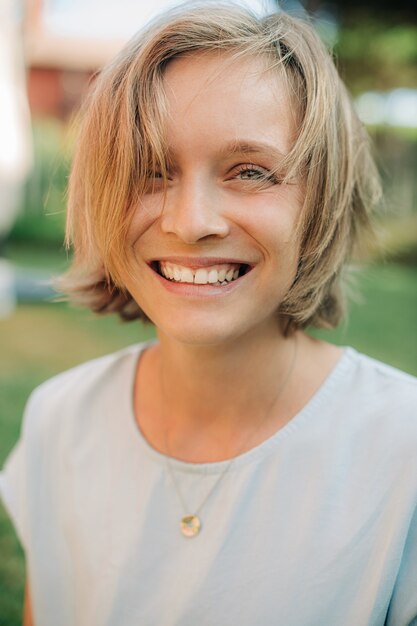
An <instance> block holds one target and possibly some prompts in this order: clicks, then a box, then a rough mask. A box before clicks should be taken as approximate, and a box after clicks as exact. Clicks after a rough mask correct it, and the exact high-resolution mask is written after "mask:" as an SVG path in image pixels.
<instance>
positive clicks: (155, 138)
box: [60, 4, 380, 332]
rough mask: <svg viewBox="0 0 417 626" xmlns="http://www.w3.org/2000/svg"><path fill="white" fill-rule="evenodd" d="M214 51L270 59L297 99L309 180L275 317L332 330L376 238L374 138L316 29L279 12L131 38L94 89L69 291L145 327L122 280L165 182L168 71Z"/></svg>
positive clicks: (206, 18) (217, 14)
mask: <svg viewBox="0 0 417 626" xmlns="http://www.w3.org/2000/svg"><path fill="white" fill-rule="evenodd" d="M211 50H222V51H229V52H230V53H232V54H233V55H234V56H235V57H236V58H239V57H241V56H242V57H244V56H260V55H263V56H264V57H265V58H266V59H267V60H268V61H269V64H270V67H271V68H272V70H273V71H275V68H276V71H280V72H283V74H284V76H285V77H286V78H287V79H288V84H289V85H290V86H291V90H292V97H293V98H296V99H297V106H298V108H299V110H300V123H299V129H298V136H297V139H296V141H295V144H294V146H293V148H292V149H291V151H290V153H289V154H288V155H287V157H286V160H287V170H286V171H287V172H288V176H291V175H293V174H294V172H302V173H303V179H304V181H305V190H306V191H305V201H304V206H303V211H302V218H301V221H300V240H301V252H300V260H299V267H298V271H297V275H296V278H295V280H294V283H293V284H292V286H291V288H290V290H289V292H288V293H287V295H286V297H285V300H284V301H283V302H282V303H281V306H280V307H279V311H278V313H279V315H280V316H282V319H285V320H286V327H287V331H288V332H290V331H291V330H294V329H296V328H303V327H306V326H307V325H313V326H316V327H332V326H335V325H336V324H337V323H338V322H339V320H340V318H341V317H342V314H343V309H344V307H343V297H342V292H341V289H340V284H341V270H342V268H343V266H344V265H345V263H346V261H347V259H348V258H349V256H350V254H351V252H352V250H353V247H354V245H355V243H356V242H357V241H358V238H359V235H360V234H361V233H362V232H364V231H368V230H369V229H370V216H371V213H372V210H373V207H374V206H375V204H376V202H377V200H378V199H379V195H380V187H379V179H378V175H377V172H376V168H375V165H374V162H373V160H372V157H371V154H370V148H369V143H368V137H367V135H366V132H365V131H364V129H363V127H362V124H361V123H360V122H359V120H358V118H357V116H356V114H355V112H354V110H353V107H352V104H351V102H350V99H349V96H348V94H347V92H346V90H345V87H344V85H343V83H342V82H341V80H340V78H339V76H338V73H337V71H336V68H335V66H334V63H333V61H332V59H331V56H330V55H329V53H328V51H327V50H326V48H325V46H324V45H323V43H322V42H321V40H320V38H319V37H318V35H317V34H316V33H315V31H314V30H313V28H312V27H311V26H310V25H309V24H308V23H307V22H305V21H302V20H300V19H296V18H293V17H290V16H289V15H287V14H285V13H282V12H278V13H276V14H273V15H270V16H267V17H264V18H259V17H257V16H255V15H253V14H251V13H250V12H249V11H248V10H246V9H243V8H241V7H237V6H230V4H228V5H224V4H216V5H214V6H213V4H209V5H208V6H205V7H204V6H196V7H194V8H190V6H186V7H185V8H182V9H181V8H180V9H177V10H175V11H171V12H170V13H168V14H166V15H165V16H164V17H163V18H162V19H159V20H158V21H155V22H154V23H152V24H151V25H150V26H149V27H148V28H147V29H146V30H145V31H143V32H141V33H139V34H138V35H137V36H136V37H134V38H133V39H132V40H131V41H130V43H129V44H128V45H127V46H126V47H125V48H124V50H123V51H122V52H121V53H120V54H119V55H118V56H117V58H116V59H115V60H114V61H113V63H111V64H110V65H109V66H108V67H107V68H105V69H104V70H103V71H102V72H101V74H100V76H99V77H98V79H97V80H96V82H95V84H94V86H93V89H92V91H91V93H90V95H89V97H88V99H87V101H86V103H85V105H84V108H83V112H82V113H83V114H82V118H83V119H82V126H81V134H80V138H79V142H78V147H77V149H76V153H75V158H74V162H73V167H72V173H71V177H70V183H69V201H68V217H67V243H68V244H71V245H72V246H73V248H74V260H73V263H72V267H71V268H70V270H69V272H68V273H67V274H66V275H65V276H63V277H62V278H61V279H60V287H61V289H63V290H64V291H66V292H67V293H68V294H69V295H70V297H71V299H72V300H74V301H76V302H78V303H81V304H83V305H86V306H88V307H90V308H91V309H92V310H94V311H96V312H99V313H110V312H117V313H118V314H119V315H120V316H121V317H122V318H123V319H127V320H129V319H135V318H138V317H142V318H145V319H146V316H145V315H144V313H143V312H142V311H141V310H140V308H139V306H138V305H137V304H136V302H135V301H134V300H133V298H132V296H131V295H130V293H129V292H127V290H126V289H125V288H124V286H123V282H122V280H121V278H120V276H121V268H123V267H126V263H127V261H126V237H127V231H128V228H129V224H130V220H131V218H132V214H133V211H134V209H135V207H137V206H138V198H140V196H141V194H143V192H144V189H145V185H146V179H147V173H148V171H149V168H150V167H151V168H153V167H160V168H161V171H162V173H164V172H165V153H166V148H165V146H164V142H163V128H164V90H163V76H164V69H165V67H166V65H167V63H169V61H170V60H172V59H174V58H175V57H177V56H179V55H184V54H186V53H193V52H197V51H211ZM136 210H137V209H136Z"/></svg>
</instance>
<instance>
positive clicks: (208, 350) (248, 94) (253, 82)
mask: <svg viewBox="0 0 417 626" xmlns="http://www.w3.org/2000/svg"><path fill="white" fill-rule="evenodd" d="M165 89H166V95H167V106H168V114H167V122H166V141H167V145H168V147H169V163H168V188H167V191H166V196H165V202H164V192H163V185H162V184H161V177H160V172H158V171H155V172H150V174H149V178H150V180H149V191H148V193H146V194H145V195H144V197H143V198H142V201H141V203H140V205H139V206H138V207H137V211H136V213H135V216H134V219H133V222H132V225H131V228H130V233H129V242H128V255H129V262H130V271H129V272H128V273H126V275H125V276H124V277H123V279H124V282H125V285H126V286H127V288H128V290H129V291H130V292H131V293H132V295H133V296H134V298H135V299H136V301H137V302H138V303H139V305H140V306H141V308H142V309H143V310H144V311H145V312H146V313H147V315H148V316H149V318H150V319H151V320H152V321H153V322H154V323H155V325H156V327H157V330H158V335H159V339H160V345H159V346H158V347H154V348H152V349H151V350H148V351H147V352H146V353H145V356H144V357H143V359H142V361H141V366H140V368H139V370H138V374H137V385H136V398H135V407H136V414H137V419H138V422H139V425H140V427H141V429H142V431H143V432H144V434H145V436H146V437H147V438H148V440H149V441H150V443H151V444H152V445H154V447H156V448H157V449H160V450H161V451H163V452H165V453H166V452H167V451H169V452H170V453H172V454H173V455H174V456H178V457H180V458H183V459H185V460H189V461H192V462H198V461H201V462H204V461H215V460H220V459H223V458H228V457H229V456H233V455H235V454H238V453H240V452H242V451H243V449H246V448H250V447H253V446H254V445H256V444H257V443H259V442H260V441H262V440H263V439H264V438H265V437H267V436H268V435H270V434H272V432H274V431H275V430H276V429H277V428H278V427H279V426H280V425H283V424H284V423H285V422H286V421H288V419H290V417H291V416H292V415H293V414H294V412H295V411H296V410H298V409H299V408H301V406H302V405H303V403H304V401H305V400H306V399H308V397H309V396H310V395H311V394H312V393H313V392H314V390H315V389H316V388H317V386H318V384H320V382H321V381H322V380H323V378H324V377H325V375H326V374H327V373H328V371H329V369H330V368H331V366H332V365H333V364H334V362H335V360H336V359H337V358H338V352H337V351H335V350H333V349H332V348H330V347H328V346H327V345H326V344H321V343H319V342H313V341H312V340H309V339H307V338H306V337H305V336H304V335H302V334H301V333H299V335H300V336H299V338H298V354H297V362H296V366H295V368H294V372H293V374H292V376H291V379H290V380H289V382H288V385H287V386H286V389H285V390H284V392H283V393H282V395H281V396H280V398H279V402H278V403H277V404H276V406H275V407H274V411H272V412H271V411H270V410H269V407H270V406H271V403H272V402H273V401H274V399H275V395H276V389H277V388H278V386H279V381H280V380H282V379H283V378H284V377H285V376H286V374H287V371H288V367H289V363H290V362H291V359H292V355H293V351H294V338H290V339H286V338H284V336H283V333H282V329H281V325H280V322H279V317H278V314H277V311H278V308H279V304H280V302H282V300H283V298H284V297H285V294H286V293H287V291H288V289H289V288H290V286H291V284H292V282H293V280H294V278H295V275H296V271H297V264H298V258H299V243H298V240H297V236H296V227H297V223H298V220H299V217H300V212H301V207H302V202H303V191H302V190H303V181H300V180H292V181H291V183H290V184H287V183H286V184H283V183H282V178H283V176H284V172H283V171H282V162H283V157H284V155H285V154H287V153H288V151H289V150H290V148H291V146H292V143H293V141H294V139H295V135H296V113H295V110H296V108H295V107H294V103H293V102H291V101H290V98H289V96H288V93H287V87H286V84H285V81H284V79H283V78H282V76H281V75H280V73H279V72H277V71H276V70H275V71H274V73H272V72H271V71H267V70H266V66H265V61H264V60H262V59H245V60H239V61H237V62H236V61H233V62H232V61H231V59H230V57H229V56H228V55H220V54H215V53H209V54H196V55H193V56H188V57H186V58H179V59H176V60H174V61H173V62H171V63H170V64H169V65H168V68H167V70H166V74H165ZM159 261H170V262H172V263H177V264H179V265H182V266H185V267H189V268H191V269H196V268H198V267H201V266H205V265H207V263H209V264H210V265H216V264H219V263H222V262H226V261H228V262H231V261H234V262H236V263H240V264H241V265H242V266H245V268H246V269H245V271H246V273H245V274H244V275H243V276H240V277H239V279H238V280H236V281H235V282H231V283H230V284H228V285H227V286H213V285H201V286H197V285H190V284H178V283H175V282H172V281H169V280H167V279H166V278H163V277H162V276H161V275H160V274H158V272H157V271H156V270H157V268H158V262H159ZM319 354H320V355H321V359H320V360H321V363H322V364H323V365H322V366H321V367H320V366H317V365H316V362H317V357H318V356H319ZM312 371H314V373H313V374H312V373H311V372H312ZM300 382H302V383H303V385H302V390H303V391H302V392H300V391H299V389H300ZM168 406H169V411H168V410H167V407H168ZM267 413H270V415H269V414H268V415H267V419H266V418H265V415H266V414H267ZM260 424H261V426H259V425H260ZM167 442H169V450H167V449H166V448H167Z"/></svg>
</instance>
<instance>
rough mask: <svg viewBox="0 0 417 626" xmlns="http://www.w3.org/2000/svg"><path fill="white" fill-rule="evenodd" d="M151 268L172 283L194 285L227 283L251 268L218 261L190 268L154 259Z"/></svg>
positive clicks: (242, 264) (243, 264)
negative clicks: (214, 263) (213, 263)
mask: <svg viewBox="0 0 417 626" xmlns="http://www.w3.org/2000/svg"><path fill="white" fill-rule="evenodd" d="M151 268H152V269H153V270H154V271H155V272H157V273H158V274H159V275H160V276H162V278H165V279H166V280H169V281H171V282H174V283H187V284H191V285H192V284H194V285H212V286H223V285H229V284H230V283H231V282H233V281H235V280H237V279H238V278H240V277H241V276H244V275H245V274H247V273H248V272H249V271H250V270H251V269H252V268H251V266H250V265H247V264H246V263H218V264H216V265H211V266H208V267H199V268H191V267H185V266H183V265H178V264H176V263H169V262H167V261H154V262H153V263H151Z"/></svg>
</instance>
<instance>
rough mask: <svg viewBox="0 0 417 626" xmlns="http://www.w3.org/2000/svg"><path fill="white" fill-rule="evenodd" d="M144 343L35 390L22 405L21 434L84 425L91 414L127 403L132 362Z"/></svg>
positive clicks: (104, 357) (83, 364) (135, 359)
mask: <svg viewBox="0 0 417 626" xmlns="http://www.w3.org/2000/svg"><path fill="white" fill-rule="evenodd" d="M146 346H147V344H137V345H133V346H129V347H127V348H124V349H122V350H119V351H117V352H114V353H112V354H108V355H105V356H102V357H99V358H96V359H93V360H91V361H87V362H86V363H82V364H81V365H78V366H76V367H73V368H71V369H69V370H67V371H65V372H62V373H60V374H58V375H56V376H54V377H52V378H50V379H49V380H47V381H46V382H44V383H42V384H41V385H39V387H37V388H36V389H35V390H34V391H33V392H32V394H31V395H30V397H29V400H28V402H27V405H26V410H25V415H24V421H23V432H24V433H27V432H28V431H31V430H32V429H36V431H37V433H38V434H40V433H42V431H45V430H51V429H52V430H53V429H56V428H61V425H62V423H65V424H66V425H67V427H68V426H69V425H70V424H71V423H74V422H83V424H84V425H85V426H87V425H88V423H89V421H91V418H92V416H93V415H95V414H97V412H99V411H100V410H102V409H107V410H110V409H111V408H112V406H113V405H116V404H117V403H118V402H121V401H122V400H123V401H124V402H128V401H129V398H126V397H124V392H126V394H127V395H129V391H130V387H133V381H134V373H135V369H136V363H137V360H138V358H139V356H140V354H141V353H142V352H143V350H144V349H145V348H146Z"/></svg>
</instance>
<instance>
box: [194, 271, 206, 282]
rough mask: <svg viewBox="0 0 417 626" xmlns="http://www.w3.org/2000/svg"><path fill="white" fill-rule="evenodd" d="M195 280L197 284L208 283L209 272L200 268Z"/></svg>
mask: <svg viewBox="0 0 417 626" xmlns="http://www.w3.org/2000/svg"><path fill="white" fill-rule="evenodd" d="M194 282H195V284H196V285H206V284H207V283H208V272H207V270H204V269H202V268H201V269H199V270H197V271H196V273H195V275H194Z"/></svg>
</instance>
